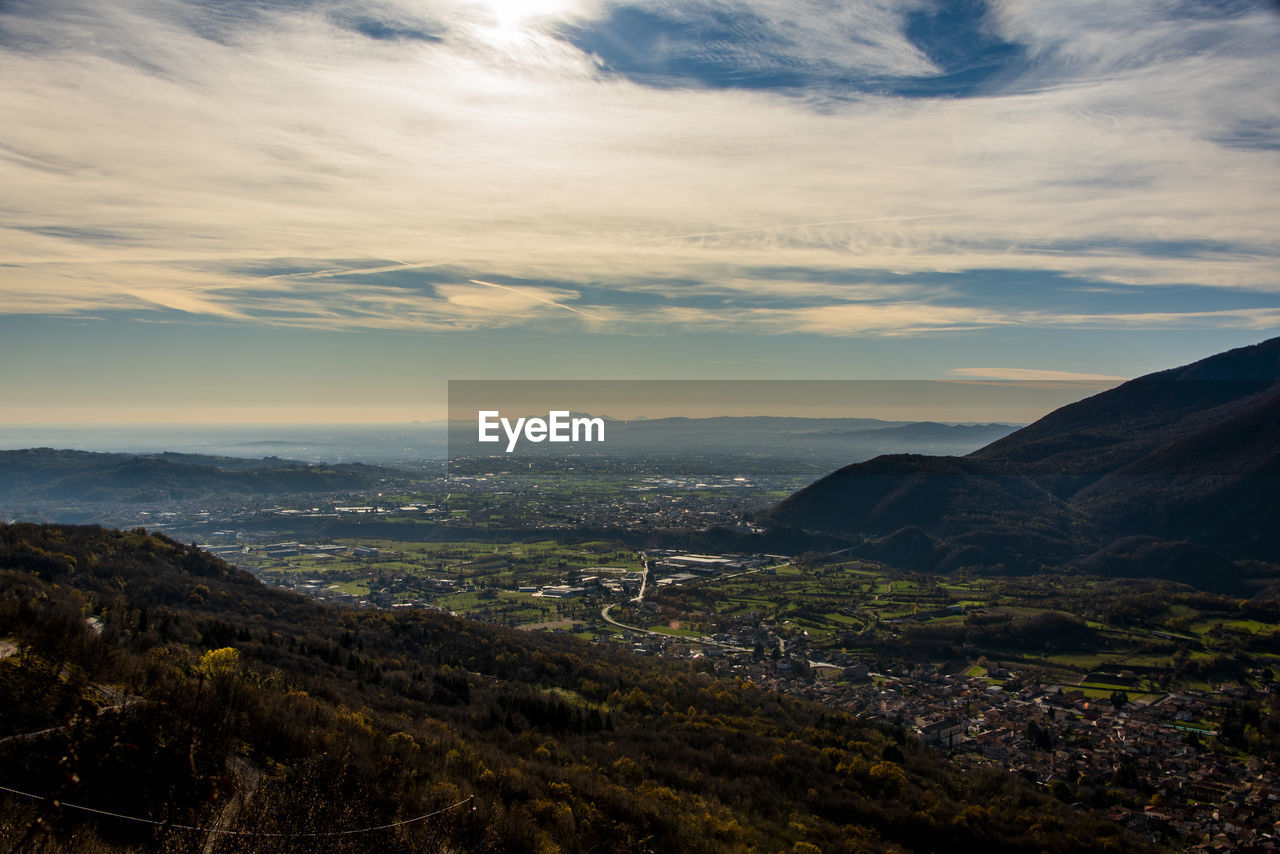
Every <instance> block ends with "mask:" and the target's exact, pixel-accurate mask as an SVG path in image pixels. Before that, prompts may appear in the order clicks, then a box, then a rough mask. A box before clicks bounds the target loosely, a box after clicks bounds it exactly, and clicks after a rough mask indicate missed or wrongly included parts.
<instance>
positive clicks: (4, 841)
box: [0, 524, 1144, 852]
mask: <svg viewBox="0 0 1280 854" xmlns="http://www.w3.org/2000/svg"><path fill="white" fill-rule="evenodd" d="M0 638H3V640H4V642H5V644H6V646H5V647H4V652H3V653H0V707H2V708H4V709H5V710H6V714H5V715H4V716H3V717H0V787H4V789H5V790H7V791H0V803H2V804H3V806H2V808H0V845H3V846H4V847H5V848H6V850H52V851H72V850H74V851H77V852H106V851H125V850H131V851H136V850H154V851H190V850H203V851H208V852H218V851H254V852H262V851H266V852H271V851H282V852H283V851H294V850H298V849H299V848H300V847H302V846H305V848H306V849H307V850H310V851H316V852H320V851H343V852H346V851H368V850H373V849H377V850H380V851H385V852H399V851H415V852H417V851H460V850H472V851H491V852H525V851H529V852H532V851H543V852H545V851H613V852H631V851H634V852H641V851H688V852H719V851H725V852H727V851H752V850H755V851H791V852H813V851H824V852H855V851H856V852H864V851H885V852H889V851H895V852H901V851H931V850H942V849H947V850H976V849H979V848H981V849H982V850H985V851H990V852H1015V851H1051V852H1065V851H1100V850H1124V851H1142V850H1144V849H1143V846H1142V845H1141V843H1140V842H1138V841H1137V840H1136V839H1133V838H1130V837H1127V836H1125V835H1124V834H1123V831H1121V830H1120V829H1119V828H1117V827H1116V826H1115V825H1112V824H1109V823H1106V822H1103V821H1102V820H1101V819H1098V818H1094V817H1091V816H1088V815H1085V814H1083V813H1079V812H1076V811H1073V810H1072V809H1070V808H1068V807H1067V806H1065V805H1063V804H1061V803H1059V802H1057V801H1055V800H1053V799H1052V798H1050V797H1048V796H1047V795H1045V794H1041V793H1040V792H1038V791H1036V790H1034V789H1033V788H1031V787H1030V786H1029V785H1028V784H1027V783H1025V782H1024V781H1023V780H1022V779H1021V778H1019V777H1015V776H1012V775H1008V774H1005V773H1003V772H1000V771H996V770H991V771H986V772H981V773H967V774H963V775H962V774H959V773H957V772H955V771H952V770H951V769H950V768H949V767H948V765H947V764H946V763H945V761H944V760H943V758H942V756H941V754H939V753H937V752H935V751H934V750H932V749H931V748H924V747H922V746H920V745H919V744H918V743H916V742H915V741H914V739H912V738H906V737H904V736H903V735H902V733H901V732H900V731H894V730H880V729H877V728H875V727H872V726H870V725H867V724H865V723H862V722H859V721H858V720H856V719H854V718H852V717H850V716H848V715H845V714H843V713H839V712H833V711H832V710H830V709H826V708H823V707H820V706H817V705H814V704H810V703H807V702H803V701H799V700H795V699H791V698H786V697H783V696H780V695H775V694H772V693H769V692H767V691H764V690H762V689H760V688H758V687H756V686H755V685H753V684H752V683H750V682H745V681H741V680H730V679H721V678H716V677H713V676H711V675H709V674H708V673H705V672H700V671H699V670H698V669H697V668H696V667H694V666H692V665H684V664H678V663H673V662H661V661H651V660H648V659H643V658H638V657H635V656H632V655H630V654H629V653H627V652H625V651H620V650H614V649H610V648H608V647H602V646H599V645H591V644H587V643H584V642H582V641H578V640H576V639H573V638H569V637H557V636H554V635H547V634H532V633H524V632H516V631H510V630H505V629H501V628H498V627H495V626H490V625H484V624H479V623H471V622H466V621H463V620H459V619H456V618H452V617H449V616H447V615H442V614H436V613H429V612H425V611H423V610H418V609H405V610H403V611H398V612H396V613H388V612H369V611H353V610H339V609H334V608H331V607H326V606H323V605H321V604H318V603H315V602H313V601H308V600H305V599H302V598H300V597H297V596H294V595H291V594H288V593H285V592H282V591H278V590H271V589H267V588H265V587H263V586H261V585H260V584H259V583H258V582H257V581H256V580H254V579H253V578H252V577H251V576H249V575H247V574H245V573H242V572H240V571H238V570H235V569H232V568H230V567H228V566H226V565H225V564H223V563H221V562H219V561H218V560H216V559H214V558H212V557H210V556H208V555H206V554H204V553H201V552H198V551H196V550H194V549H192V548H188V547H185V546H182V545H180V544H178V543H175V542H173V541H171V540H168V539H166V538H164V537H160V536H155V535H148V534H146V533H144V532H142V531H141V530H138V531H133V532H118V531H107V530H103V529H99V528H73V527H59V526H37V525H28V524H21V525H7V526H0ZM14 790H17V792H25V793H28V794H30V795H38V796H40V797H41V798H49V799H48V800H42V799H34V798H30V797H26V796H24V795H21V794H17V793H15V791H14ZM81 808H91V809H94V810H99V811H106V812H109V813H115V814H118V815H120V816H127V817H129V818H128V819H122V818H118V817H112V816H109V815H104V814H103V813H102V812H98V813H90V812H86V811H85V810H84V809H81Z"/></svg>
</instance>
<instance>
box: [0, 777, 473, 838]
mask: <svg viewBox="0 0 1280 854" xmlns="http://www.w3.org/2000/svg"><path fill="white" fill-rule="evenodd" d="M0 791H3V792H9V793H11V794H14V795H21V796H22V797H24V798H31V799H32V800H36V801H48V800H53V799H51V798H49V797H48V796H46V795H33V794H31V793H30V792H23V791H20V790H18V789H10V788H9V787H8V786H0ZM475 799H476V798H475V795H472V796H471V797H469V798H463V799H462V800H460V801H458V802H457V803H456V804H450V805H449V806H447V807H444V808H443V809H438V810H436V811H435V812H429V813H426V814H425V815H419V816H414V817H413V818H406V819H404V820H403V821H393V822H391V823H390V824H379V825H376V826H374V827H360V828H356V829H355V830H322V831H310V832H305V833H259V832H257V831H253V830H219V829H217V828H216V827H197V826H194V825H190V824H170V825H168V826H169V827H171V828H173V829H174V830H195V831H199V832H200V833H222V834H226V835H229V836H280V837H290V838H303V837H317V836H354V835H356V834H360V833H373V832H374V831H376V830H389V829H391V828H393V827H401V826H403V825H406V824H413V823H414V822H417V821H423V820H425V819H428V818H433V817H434V816H438V815H441V814H443V813H447V812H449V810H454V809H457V808H458V807H460V806H462V805H463V804H465V803H470V802H471V801H474V800H475ZM54 803H55V804H56V805H58V806H60V807H66V808H67V809H72V810H80V811H81V812H87V813H93V814H94V815H105V816H109V817H111V818H118V819H122V820H124V821H136V822H139V823H141V824H155V825H163V824H165V822H163V821H156V820H155V819H154V818H142V817H141V816H136V815H124V814H123V813H118V812H111V811H110V810H100V809H95V808H94V807H86V806H83V805H81V804H72V803H68V802H67V801H58V800H55V801H54Z"/></svg>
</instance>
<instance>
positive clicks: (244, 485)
mask: <svg viewBox="0 0 1280 854" xmlns="http://www.w3.org/2000/svg"><path fill="white" fill-rule="evenodd" d="M392 476H400V477H403V473H402V472H398V471H394V470H392V469H384V468H379V467H377V466H366V465H359V464H352V463H344V464H341V465H335V466H326V465H307V464H305V463H297V462H291V461H287V460H279V459H272V458H267V459H261V460H243V459H238V458H235V457H215V456H205V455H203V454H176V453H163V454H141V455H139V454H100V453H92V452H88V451H67V450H54V449H52V448H29V449H26V450H20V451H0V501H17V500H62V501H77V502H119V503H132V502H139V501H144V502H148V501H149V502H155V501H172V500H180V499H184V498H205V497H209V496H212V495H241V496H246V495H268V494H278V493H307V492H333V491H343V490H354V489H364V488H367V487H369V486H371V485H373V484H375V483H377V482H378V481H379V479H380V478H385V477H392Z"/></svg>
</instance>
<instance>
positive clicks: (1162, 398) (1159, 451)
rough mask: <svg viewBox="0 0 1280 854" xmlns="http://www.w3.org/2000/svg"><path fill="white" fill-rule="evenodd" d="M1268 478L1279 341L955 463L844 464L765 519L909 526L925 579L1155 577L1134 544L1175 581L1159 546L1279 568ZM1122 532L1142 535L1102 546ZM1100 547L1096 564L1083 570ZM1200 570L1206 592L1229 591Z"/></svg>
mask: <svg viewBox="0 0 1280 854" xmlns="http://www.w3.org/2000/svg"><path fill="white" fill-rule="evenodd" d="M1278 474H1280V338H1276V339H1271V340H1268V341H1264V342H1262V343H1260V344H1256V345H1253V346H1251V347H1242V348H1239V349H1236V350H1231V351H1229V352H1226V353H1221V354H1218V355H1216V356H1211V357H1209V358H1207V359H1204V360H1201V361H1199V362H1196V363H1194V364H1191V365H1186V366H1183V367H1180V368H1173V369H1171V370H1166V371H1161V372H1159V373H1155V374H1150V375H1148V376H1144V377H1139V378H1137V379H1134V380H1131V381H1129V382H1127V383H1124V384H1123V385H1120V386H1118V387H1116V388H1114V389H1111V390H1109V391H1106V392H1103V393H1101V394H1098V395H1094V396H1093V397H1089V398H1086V399H1084V400H1081V401H1079V402H1076V403H1073V404H1070V405H1068V406H1064V407H1062V408H1060V409H1057V410H1055V411H1053V412H1051V413H1049V414H1048V415H1046V416H1044V417H1043V418H1041V419H1039V420H1038V421H1036V422H1034V423H1033V424H1030V425H1028V426H1027V427H1024V428H1022V429H1021V430H1018V431H1016V432H1014V433H1012V434H1010V435H1008V436H1005V437H1004V438H1001V439H997V440H996V441H994V442H992V443H991V444H989V445H987V446H985V447H983V448H981V449H979V450H977V451H974V452H973V453H971V454H969V455H967V456H964V457H928V456H915V455H892V456H883V457H878V458H876V459H874V460H870V461H867V462H865V463H854V464H853V465H849V466H846V467H844V468H842V469H840V470H839V471H836V472H834V473H832V474H830V475H828V476H827V477H825V478H823V479H821V480H819V481H817V482H816V483H814V484H812V485H810V486H809V487H807V488H806V489H804V490H801V491H800V492H798V493H796V494H795V495H793V496H791V497H790V498H788V499H786V500H785V501H783V502H782V503H781V504H779V505H778V506H777V507H775V508H774V509H773V510H771V511H769V513H767V514H765V516H764V517H763V519H762V521H765V522H767V523H771V524H774V525H784V526H790V527H795V528H801V529H804V530H812V531H820V532H824V533H829V534H840V535H844V536H854V537H867V538H872V539H875V538H885V537H888V536H889V535H892V534H894V533H895V532H897V531H899V530H900V529H902V528H905V527H912V528H915V529H918V530H919V532H920V533H921V534H922V535H924V536H926V537H928V538H930V540H931V541H932V542H933V548H932V549H931V550H930V551H929V552H928V558H927V559H923V560H917V561H916V563H917V566H918V567H920V568H930V569H959V568H965V567H971V568H975V569H982V570H996V571H1013V572H1033V571H1039V570H1041V569H1048V568H1055V567H1062V566H1064V565H1069V564H1079V565H1089V566H1095V567H1097V566H1106V567H1107V568H1108V571H1111V572H1118V571H1119V570H1120V568H1122V567H1123V565H1124V564H1125V561H1123V560H1120V559H1118V558H1117V555H1120V554H1128V555H1132V556H1133V560H1132V561H1131V562H1130V563H1131V565H1132V567H1133V568H1134V573H1135V574H1140V575H1152V574H1154V575H1161V574H1162V572H1161V568H1160V567H1161V561H1160V560H1155V559H1149V556H1147V555H1145V554H1141V553H1140V552H1143V548H1141V547H1140V544H1142V543H1146V544H1147V546H1148V548H1147V550H1149V549H1150V548H1154V545H1153V544H1154V543H1163V544H1164V545H1162V546H1161V554H1162V555H1163V559H1164V561H1165V563H1167V564H1168V565H1169V566H1173V565H1175V564H1177V565H1178V566H1179V567H1180V568H1179V570H1178V572H1177V573H1176V574H1177V575H1179V576H1180V577H1183V578H1184V580H1185V577H1186V575H1187V572H1186V567H1185V565H1184V564H1186V563H1187V561H1184V560H1181V559H1178V558H1176V556H1175V555H1174V552H1176V551H1177V550H1178V548H1182V547H1178V546H1170V545H1169V544H1171V543H1174V544H1176V543H1186V544H1188V545H1187V546H1185V548H1187V549H1190V548H1191V546H1193V545H1194V546H1195V547H1196V548H1197V549H1202V550H1208V551H1209V552H1212V553H1216V554H1217V555H1218V556H1220V557H1221V556H1225V557H1226V558H1229V559H1231V560H1242V559H1248V560H1257V561H1265V562H1273V563H1274V562H1280V531H1277V529H1276V527H1275V526H1274V523H1273V522H1272V521H1271V520H1274V519H1275V518H1280V490H1278V489H1277V488H1276V487H1277V486H1280V479H1278V478H1277V475H1278ZM1132 537H1139V538H1146V539H1139V540H1137V541H1131V542H1130V543H1129V548H1127V549H1122V550H1120V551H1116V550H1115V549H1110V546H1111V545H1112V544H1113V543H1115V542H1116V541H1119V540H1122V539H1125V538H1132ZM1135 543H1137V544H1139V545H1135ZM1109 549H1110V550H1109ZM1170 549H1173V551H1170ZM867 550H868V551H870V552H875V550H876V549H875V544H874V543H872V544H869V545H868V546H867ZM915 552H916V553H921V550H920V549H919V548H916V549H915ZM1099 552H1105V553H1106V555H1108V558H1107V559H1106V560H1102V559H1101V558H1100V559H1099V560H1095V561H1089V560H1087V559H1088V558H1089V556H1090V555H1093V554H1095V553H1099ZM1197 554H1200V553H1199V552H1197ZM1202 563H1204V565H1205V577H1204V578H1203V579H1202V581H1203V582H1205V583H1207V584H1209V585H1210V586H1219V587H1221V586H1223V585H1232V584H1235V583H1236V581H1238V579H1233V578H1231V577H1230V574H1228V576H1227V577H1225V578H1224V576H1223V573H1222V565H1221V564H1220V563H1218V562H1215V561H1202ZM1210 567H1212V571H1210ZM1193 574H1194V573H1193Z"/></svg>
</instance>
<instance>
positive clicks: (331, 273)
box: [263, 261, 453, 279]
mask: <svg viewBox="0 0 1280 854" xmlns="http://www.w3.org/2000/svg"><path fill="white" fill-rule="evenodd" d="M451 263H453V262H452V261H419V262H417V263H413V264H411V263H409V262H408V261H396V263H394V264H384V265H383V266H381V267H360V268H357V269H355V270H351V269H333V270H316V271H315V272H313V273H278V274H276V275H274V276H263V278H264V279H332V278H334V277H335V276H365V275H372V274H374V273H394V272H395V271H396V270H420V269H422V268H423V267H440V266H443V265H445V264H451Z"/></svg>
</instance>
